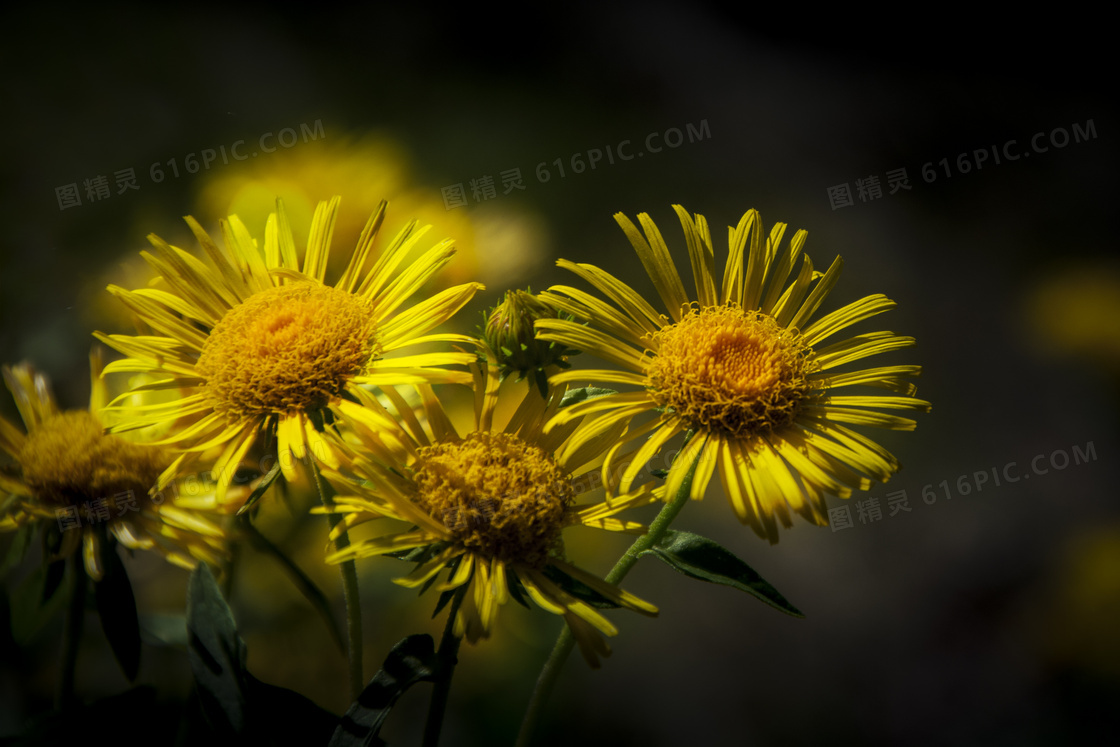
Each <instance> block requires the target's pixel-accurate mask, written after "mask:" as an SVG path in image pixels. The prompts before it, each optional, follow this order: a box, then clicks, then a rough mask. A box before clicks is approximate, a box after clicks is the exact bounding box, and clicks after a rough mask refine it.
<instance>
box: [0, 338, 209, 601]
mask: <svg viewBox="0 0 1120 747" xmlns="http://www.w3.org/2000/svg"><path fill="white" fill-rule="evenodd" d="M101 371H102V363H101V356H100V353H99V352H98V351H94V353H92V354H91V355H90V379H91V382H92V394H91V396H90V407H89V410H68V411H65V412H63V411H61V410H59V408H58V405H57V404H56V403H55V399H54V395H53V394H52V393H51V386H50V382H49V381H48V380H47V378H46V377H45V376H44V375H43V374H40V373H37V372H36V371H35V370H34V369H33V368H32V367H31V366H29V365H27V364H20V365H18V366H12V367H8V366H4V367H3V375H4V381H5V383H6V384H7V386H8V389H9V390H10V391H11V393H12V397H13V398H14V399H15V403H16V407H17V408H19V413H20V415H21V416H22V418H23V422H24V425H25V426H26V429H27V432H26V434H25V433H23V432H22V431H21V430H20V429H19V428H18V427H17V426H15V425H13V424H12V423H10V422H8V421H7V420H6V419H4V418H0V450H2V451H3V452H5V453H7V454H8V455H9V456H10V457H12V458H13V459H14V460H15V464H14V465H11V466H9V467H8V468H6V469H3V470H0V531H12V530H17V529H20V528H21V527H24V526H26V525H28V524H33V523H35V522H41V526H42V527H43V530H44V531H53V529H54V525H55V523H56V522H57V524H58V529H59V534H60V537H59V540H58V544H57V551H56V557H55V558H53V559H57V558H61V557H67V556H69V555H70V554H71V553H73V552H75V551H76V550H77V549H78V545H79V544H80V545H81V546H82V555H83V559H84V561H85V567H86V572H87V573H88V574H89V576H90V577H91V578H93V579H94V580H95V581H97V580H100V579H101V578H102V574H103V566H102V554H101V553H102V548H101V541H102V538H103V536H104V531H107V532H108V533H109V534H111V535H112V536H114V537H115V538H116V539H117V541H119V542H120V543H121V544H122V545H124V546H125V547H127V548H130V549H135V550H154V551H156V552H159V553H160V554H162V555H163V556H164V557H166V558H167V560H169V561H170V562H172V563H174V564H175V565H178V566H181V567H183V568H188V569H189V568H194V567H195V565H196V564H197V562H198V561H199V560H202V561H205V562H207V563H210V564H211V565H218V564H219V562H220V560H221V558H222V557H223V556H224V554H225V533H224V532H223V531H222V530H221V528H219V526H218V525H217V524H215V523H214V522H213V521H211V520H210V519H209V518H207V517H206V516H205V514H203V513H200V512H197V511H187V510H184V509H182V508H180V507H178V506H176V505H175V502H174V500H173V499H169V500H165V499H164V496H163V495H162V494H156V495H155V496H149V489H150V488H151V487H152V486H153V485H154V484H155V483H156V480H157V479H158V477H159V475H160V473H161V472H163V470H164V469H165V468H166V467H167V465H168V464H170V463H171V461H172V459H173V457H172V456H171V455H170V454H169V453H168V452H167V451H166V450H164V449H161V448H159V447H155V446H146V445H142V444H137V443H132V442H130V441H128V440H126V439H125V438H123V437H121V436H114V435H109V434H106V433H105V432H104V430H103V427H102V425H103V423H102V421H101V418H100V417H99V416H98V412H99V410H100V409H101V408H102V407H103V406H104V405H105V404H106V402H107V401H108V396H107V394H106V387H105V383H104V382H103V381H102V379H101Z"/></svg>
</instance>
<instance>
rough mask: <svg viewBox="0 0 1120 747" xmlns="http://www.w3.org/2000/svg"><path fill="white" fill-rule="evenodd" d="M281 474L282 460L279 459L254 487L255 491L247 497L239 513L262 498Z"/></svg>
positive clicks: (238, 510)
mask: <svg viewBox="0 0 1120 747" xmlns="http://www.w3.org/2000/svg"><path fill="white" fill-rule="evenodd" d="M279 476H280V462H279V460H277V462H276V464H274V465H272V469H270V470H269V471H268V472H267V473H266V474H265V476H264V477H262V478H261V481H260V482H259V483H257V487H255V488H253V492H252V493H250V494H249V497H248V498H246V499H245V505H243V506H242V507H241V508H239V509H237V515H238V516H240V515H241V514H243V513H245V512H246V511H248V510H249V509H250V508H252V507H253V505H254V504H255V503H256V502H257V501H259V500H260V499H261V496H263V495H264V494H265V493H266V492H268V489H269V488H271V487H272V483H274V482H276V478H277V477H279Z"/></svg>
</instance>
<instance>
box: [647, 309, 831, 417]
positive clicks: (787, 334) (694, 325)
mask: <svg viewBox="0 0 1120 747" xmlns="http://www.w3.org/2000/svg"><path fill="white" fill-rule="evenodd" d="M654 345H655V350H656V353H655V355H654V357H653V358H652V360H651V361H650V363H649V366H648V368H647V369H646V374H647V377H648V384H647V386H648V387H649V389H650V390H651V393H652V395H653V398H654V400H655V401H656V402H657V403H658V405H660V406H662V407H669V408H672V409H673V410H674V411H675V412H676V413H677V414H678V415H679V416H680V417H682V418H683V419H684V420H685V421H686V422H687V423H688V424H689V425H690V426H691V427H693V428H703V429H708V430H718V431H722V432H724V433H728V434H731V435H735V436H742V435H746V434H749V433H758V432H762V431H766V430H769V429H772V428H778V427H781V426H784V425H788V424H789V423H791V422H793V419H794V418H795V417H796V415H797V411H798V409H799V407H800V405H801V402H802V401H803V400H804V399H805V397H806V395H807V394H808V393H809V390H810V388H811V385H810V383H809V381H808V380H807V378H806V374H808V373H809V372H810V370H811V369H812V368H813V367H814V365H813V361H812V360H811V358H810V357H809V356H810V353H811V351H810V350H809V348H808V347H806V346H805V345H804V344H803V343H802V342H801V340H800V337H799V335H798V334H797V333H796V332H794V331H792V330H789V329H786V328H784V327H781V326H779V325H778V323H777V322H775V321H774V319H773V318H771V317H770V316H768V315H766V314H762V313H760V312H757V311H751V312H745V311H743V310H742V309H740V308H739V307H738V306H734V305H728V306H711V307H707V308H705V309H702V310H700V311H696V310H693V311H691V312H690V313H689V314H688V315H687V316H686V317H685V318H684V319H682V320H681V321H680V322H678V323H676V324H673V325H670V326H668V327H665V328H664V329H661V330H659V331H658V332H657V334H656V335H655V336H654Z"/></svg>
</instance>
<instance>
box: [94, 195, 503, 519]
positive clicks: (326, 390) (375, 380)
mask: <svg viewBox="0 0 1120 747" xmlns="http://www.w3.org/2000/svg"><path fill="white" fill-rule="evenodd" d="M338 205H339V198H338V197H334V198H332V199H331V200H330V201H329V202H321V203H319V207H318V208H317V209H316V211H315V216H314V219H313V220H312V225H311V235H310V238H309V239H308V244H307V251H306V254H305V256H304V259H303V265H302V267H301V266H300V264H299V262H298V260H297V256H296V246H295V241H294V239H293V237H292V232H291V229H290V227H289V225H288V220H287V217H286V215H285V213H284V209H283V205H282V204H281V203H280V202H279V201H278V202H277V211H276V212H275V213H273V214H271V215H270V216H269V218H268V222H267V224H266V227H265V239H264V247H263V250H262V249H261V247H259V246H258V244H257V242H256V241H255V240H254V239H252V238H251V237H250V236H249V233H248V231H247V230H246V228H245V226H244V225H243V224H242V223H241V221H240V220H239V219H238V218H237V216H233V215H231V216H230V217H229V219H228V220H225V221H221V229H222V234H223V237H224V239H225V244H226V251H224V252H223V251H222V250H221V249H220V248H219V247H218V245H217V244H216V243H215V242H214V241H213V240H212V239H211V238H210V237H209V236H208V235H207V234H206V232H205V231H204V230H203V229H202V227H201V226H200V225H199V224H198V223H197V222H196V221H195V220H194V219H193V218H191V217H187V218H186V221H187V224H188V225H189V226H190V228H191V230H192V231H193V232H194V234H195V236H196V237H197V238H198V241H199V243H200V244H201V245H202V248H203V249H204V251H205V253H206V256H207V258H208V259H209V264H207V263H205V262H203V261H202V260H200V259H198V258H196V257H195V256H194V255H192V254H190V253H188V252H185V251H183V250H182V249H179V248H177V247H173V246H170V245H168V244H167V243H166V242H165V241H163V240H162V239H160V238H159V237H158V236H156V235H154V234H152V235H150V236H149V237H148V240H149V241H150V242H151V243H152V245H153V246H154V247H155V252H154V253H149V252H142V253H141V254H142V256H143V257H144V258H145V259H146V260H147V261H148V263H149V264H150V265H151V266H152V267H153V268H155V270H156V271H157V272H158V273H159V274H160V276H161V281H162V283H164V284H166V286H167V287H168V288H169V290H160V289H157V288H143V289H140V290H135V291H128V290H125V289H123V288H119V287H117V286H109V292H110V293H112V294H113V295H115V296H116V297H118V298H119V299H121V301H123V302H124V303H125V305H127V306H128V307H129V308H130V309H131V310H132V311H133V312H134V314H135V315H136V316H137V317H138V318H139V319H140V320H141V321H142V322H143V323H144V324H146V325H147V326H149V327H151V328H152V330H154V331H155V333H156V334H152V335H141V336H130V335H105V334H101V333H95V334H96V336H97V337H98V339H100V340H103V341H104V342H105V343H106V344H108V345H110V346H112V347H114V348H115V349H117V350H119V351H120V352H122V353H124V354H125V355H127V356H129V357H128V358H126V359H124V360H121V361H117V362H115V363H111V364H109V365H108V366H107V367H106V371H107V372H110V371H132V372H143V373H148V374H152V375H154V376H157V377H159V379H160V380H159V381H158V382H155V383H153V384H149V385H146V387H145V388H159V387H163V388H178V389H181V390H182V391H183V392H184V393H185V395H186V396H183V397H182V398H179V399H176V400H175V401H173V402H169V403H158V404H153V405H146V406H143V407H141V408H134V410H142V412H140V413H139V414H135V415H134V416H133V417H131V418H128V419H126V420H124V421H123V422H121V423H119V424H116V425H114V426H113V430H114V431H120V430H128V429H134V428H143V427H147V426H151V425H154V424H160V423H167V422H171V421H176V422H177V423H178V424H179V427H178V428H176V429H175V431H174V432H173V433H172V434H171V435H170V436H168V437H166V438H163V439H159V440H157V441H154V442H153V443H156V444H159V445H168V446H175V447H176V448H178V449H180V450H182V451H183V454H182V456H180V457H179V458H178V459H177V460H176V461H175V463H174V464H172V465H171V467H169V468H168V469H167V471H166V472H164V473H163V474H162V475H161V476H160V482H159V486H160V488H161V489H162V487H163V486H164V485H165V484H166V483H167V482H169V481H170V480H172V479H173V478H174V477H175V475H176V474H178V473H179V472H180V471H181V470H182V469H183V468H184V466H185V462H186V461H187V460H188V458H189V459H197V455H198V454H199V453H200V452H203V451H206V450H207V449H211V448H213V447H216V446H224V448H223V449H222V451H221V454H220V455H219V456H218V459H217V461H216V463H215V464H214V465H213V471H214V474H215V475H216V476H217V496H216V497H217V501H218V502H219V503H221V502H222V501H223V500H224V499H225V496H226V492H227V489H228V486H229V483H230V480H231V479H232V477H233V474H234V473H235V471H236V467H237V464H238V463H239V462H240V461H241V458H242V457H243V456H244V455H245V454H246V453H247V452H248V451H249V449H250V447H251V446H252V445H253V443H254V442H255V441H256V440H257V437H258V435H260V434H262V433H263V434H267V435H268V436H270V437H271V436H272V435H273V434H275V436H276V439H277V449H278V452H277V453H278V459H279V462H280V466H281V469H282V470H283V473H284V475H285V477H287V478H288V479H294V478H295V477H296V472H295V464H294V462H293V460H292V458H291V457H292V456H294V457H295V458H296V459H303V458H304V457H305V456H306V455H307V453H308V452H309V451H310V452H312V453H313V455H314V456H315V457H316V458H318V459H320V460H321V461H324V462H325V463H327V464H331V465H337V462H336V461H335V459H334V457H333V456H332V455H331V453H330V450H329V449H328V448H326V444H325V442H324V441H323V439H322V438H321V436H320V435H319V429H321V428H322V427H323V425H324V423H325V422H329V421H330V419H331V418H332V414H331V413H332V412H334V411H336V410H337V408H338V405H339V403H340V402H341V401H343V399H344V398H346V397H351V398H352V397H354V396H356V392H358V391H360V389H361V387H362V386H382V385H386V384H402V383H403V384H408V383H421V382H424V383H436V382H468V381H470V374H468V373H467V372H465V371H452V370H448V369H445V368H441V366H445V365H451V364H465V363H468V362H470V361H471V360H472V359H473V356H471V355H468V354H466V353H461V352H429V353H417V354H414V355H408V356H395V357H394V356H393V354H395V353H397V351H398V350H400V349H402V348H405V347H407V346H411V345H416V344H419V343H429V342H433V341H439V342H447V341H465V340H467V339H469V338H466V337H464V336H462V335H455V334H427V333H428V332H430V331H431V330H432V329H433V328H435V327H436V326H438V325H440V324H442V323H444V322H446V321H447V320H448V319H450V318H451V317H452V316H453V315H454V314H455V312H457V311H458V310H459V309H460V308H462V306H463V305H464V304H466V303H467V301H469V300H470V298H471V297H472V296H473V295H474V293H475V292H476V291H477V290H479V289H480V288H481V287H482V286H481V285H479V284H478V283H466V284H463V285H458V286H455V287H453V288H448V289H446V290H443V291H441V292H439V293H437V294H435V295H433V296H431V297H430V298H427V299H424V300H423V301H421V302H419V303H417V304H415V305H413V306H411V307H409V308H405V309H402V306H403V305H404V304H405V302H406V301H407V300H408V298H409V297H410V296H412V295H413V294H414V293H415V292H416V291H418V290H419V289H420V288H421V287H422V286H423V285H424V284H425V282H426V281H427V280H428V279H429V278H430V277H432V275H434V274H435V273H436V272H437V271H438V270H439V269H440V268H441V267H443V266H444V265H445V264H446V263H447V262H448V261H449V260H450V259H451V257H452V256H453V255H454V254H455V248H454V246H453V242H452V241H451V240H450V239H445V240H443V241H441V242H439V243H438V244H436V245H435V246H433V247H431V248H430V249H428V250H427V251H425V252H424V253H423V254H422V255H421V256H420V257H419V258H418V259H417V260H416V261H415V262H413V263H411V264H408V265H405V266H404V267H403V269H401V265H402V260H403V259H404V257H405V256H406V255H407V254H408V253H409V251H410V250H412V248H413V247H414V246H415V245H416V244H417V242H418V241H419V240H420V238H421V237H422V236H423V235H424V233H425V232H426V231H427V229H428V227H424V228H418V227H417V223H416V222H415V221H414V222H412V223H409V224H408V225H406V226H405V227H404V228H403V229H402V230H401V231H400V232H399V233H398V234H397V235H396V237H395V238H394V239H393V240H392V242H391V243H390V244H389V246H388V247H386V248H385V250H384V251H383V252H381V254H380V255H379V256H377V257H376V261H375V262H374V263H373V266H372V267H371V268H369V269H368V271H367V270H366V269H365V268H366V264H367V261H369V260H370V259H371V258H372V256H373V244H374V240H375V239H376V237H377V234H378V231H379V229H380V228H381V224H382V221H383V220H384V217H385V208H386V203H384V202H382V204H381V206H380V207H379V208H378V210H377V212H375V213H374V214H373V216H372V217H371V218H370V220H369V222H368V223H367V224H366V228H365V230H364V231H363V232H362V237H361V239H360V240H359V242H358V246H357V248H356V249H355V250H354V252H353V254H352V256H351V258H350V263H349V265H348V266H347V268H346V270H345V272H343V273H342V276H341V277H340V278H339V279H338V281H337V282H336V283H335V284H334V285H333V286H331V285H326V284H324V282H323V280H324V275H325V269H326V266H327V258H328V253H329V248H330V242H331V234H332V232H333V229H334V224H335V216H336V214H337V212H338Z"/></svg>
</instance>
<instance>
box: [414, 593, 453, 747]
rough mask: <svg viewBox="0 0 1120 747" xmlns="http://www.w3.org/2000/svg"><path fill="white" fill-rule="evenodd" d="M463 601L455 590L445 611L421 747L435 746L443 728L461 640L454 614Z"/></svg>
mask: <svg viewBox="0 0 1120 747" xmlns="http://www.w3.org/2000/svg"><path fill="white" fill-rule="evenodd" d="M462 601H463V592H462V591H456V593H455V596H454V597H452V600H451V611H450V612H448V613H447V625H446V626H444V628H443V638H441V639H440V642H439V654H438V656H439V663H440V668H439V677H438V679H436V684H435V688H434V689H433V690H432V700H431V703H429V704H428V720H427V722H426V723H425V724H424V743H423V747H436V745H438V744H439V733H440V730H441V729H443V715H444V713H446V712H447V699H448V696H449V695H450V693H451V675H452V674H454V673H455V665H456V664H458V663H459V642H460V641H461V640H462V638H460V637H459V636H457V635H455V616H456V615H457V614H458V612H459V605H460V604H461V603H462Z"/></svg>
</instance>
